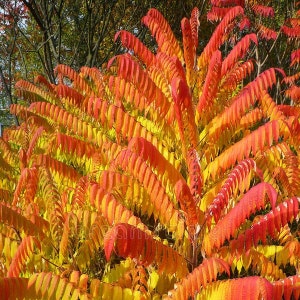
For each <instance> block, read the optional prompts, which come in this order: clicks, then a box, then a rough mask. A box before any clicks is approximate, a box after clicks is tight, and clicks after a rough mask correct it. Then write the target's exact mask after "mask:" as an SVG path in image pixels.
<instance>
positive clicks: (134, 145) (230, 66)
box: [0, 6, 300, 299]
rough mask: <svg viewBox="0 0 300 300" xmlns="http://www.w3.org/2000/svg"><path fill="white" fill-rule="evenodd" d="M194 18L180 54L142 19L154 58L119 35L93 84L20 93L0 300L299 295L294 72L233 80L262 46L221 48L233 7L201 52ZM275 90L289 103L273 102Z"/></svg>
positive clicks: (161, 22)
mask: <svg viewBox="0 0 300 300" xmlns="http://www.w3.org/2000/svg"><path fill="white" fill-rule="evenodd" d="M198 17H199V11H198V9H197V8H195V9H193V11H192V13H191V16H190V18H184V19H183V20H182V22H181V30H182V42H179V41H177V39H176V38H175V36H174V34H173V32H172V30H171V28H170V26H169V24H168V22H167V21H166V20H165V19H164V17H163V16H162V14H161V13H160V12H159V11H157V10H156V9H150V10H149V11H148V13H147V14H146V15H145V16H144V17H143V19H142V22H143V24H144V25H145V26H146V27H147V28H148V29H149V30H150V32H151V34H152V36H153V38H154V39H155V40H156V43H157V51H156V52H155V53H153V52H151V51H150V50H149V49H148V48H147V47H146V46H145V45H143V43H141V42H140V41H139V40H138V39H137V38H136V37H135V36H134V35H133V34H131V33H129V32H127V31H121V32H118V33H117V34H116V39H119V40H120V42H121V43H122V45H123V46H124V47H125V48H127V49H128V53H125V54H121V55H118V56H115V57H113V58H112V59H111V60H110V61H109V62H108V64H107V70H105V71H104V72H100V71H99V70H98V69H96V68H89V67H82V68H81V70H80V71H79V72H76V71H74V70H73V69H71V68H70V67H68V66H66V65H58V66H57V67H56V69H55V74H56V84H52V83H49V82H48V81H47V80H45V78H44V77H42V76H38V77H37V78H36V81H35V84H32V83H29V82H27V81H20V82H18V84H17V86H16V88H17V91H18V96H19V97H20V98H21V99H22V100H23V102H24V103H26V104H25V105H21V104H14V105H12V106H11V113H13V114H15V115H17V116H18V118H19V119H20V120H23V122H22V123H21V124H20V126H18V127H14V128H9V129H6V130H5V133H4V136H3V138H2V139H1V140H0V151H1V154H2V155H1V166H2V168H1V172H0V197H1V203H0V220H1V227H0V228H1V235H0V237H1V239H0V247H1V249H2V256H1V270H0V271H1V273H0V277H1V278H0V293H1V295H5V297H6V298H11V299H14V298H19V299H22V298H25V299H28V298H30V299H31V298H41V299H48V298H49V299H52V298H55V299H60V298H64V299H70V298H72V299H77V298H80V299H81V298H83V299H86V298H87V299H88V298H95V299H109V298H112V299H160V298H164V299H189V298H190V297H195V298H196V299H238V298H240V297H241V295H243V296H245V297H247V299H282V297H283V298H285V299H291V297H294V299H298V298H299V293H300V290H299V281H300V277H299V256H300V245H299V241H298V238H299V236H298V233H299V198H298V196H299V193H300V186H299V182H300V170H299V155H298V153H299V140H300V139H299V133H300V124H299V115H300V114H299V105H298V102H297V100H296V97H295V94H297V92H294V91H296V90H297V89H299V87H298V86H297V85H296V82H297V81H296V80H297V76H298V74H297V73H296V74H293V76H286V74H285V72H284V71H283V70H282V69H280V68H269V69H267V70H265V71H264V72H262V73H260V74H259V76H257V77H255V79H254V80H249V82H248V83H247V84H246V83H243V80H244V79H246V78H247V77H248V76H249V74H251V73H252V71H253V69H254V60H253V59H252V58H251V57H248V56H247V51H248V49H249V48H252V47H254V48H255V47H256V45H257V43H258V42H259V38H258V37H257V35H255V34H254V33H249V34H248V35H245V36H244V37H241V39H239V40H235V39H231V37H233V36H234V37H236V28H239V27H238V26H239V25H240V24H241V22H242V21H243V20H244V18H245V15H244V9H243V8H242V7H241V6H234V7H233V8H231V9H230V10H228V12H227V13H226V15H225V16H224V17H223V18H222V20H221V22H220V23H219V25H218V26H217V28H216V30H215V31H214V33H213V34H212V37H211V39H210V40H209V42H208V43H207V45H206V46H205V47H204V49H203V51H201V53H200V55H198V54H197V46H198V43H199V41H198V30H199V22H198ZM228 43H230V46H231V48H232V49H231V50H230V51H229V52H228V53H226V54H224V52H223V51H222V50H223V49H224V48H226V45H228ZM227 49H228V48H227ZM281 81H284V84H285V85H286V86H288V87H289V88H288V91H289V92H288V91H287V93H289V94H293V95H294V97H293V99H294V105H293V106H291V105H278V104H276V101H275V99H273V98H272V97H271V95H270V90H271V89H272V87H274V85H276V84H278V82H279V83H280V82H281ZM285 85H284V86H285Z"/></svg>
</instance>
